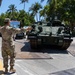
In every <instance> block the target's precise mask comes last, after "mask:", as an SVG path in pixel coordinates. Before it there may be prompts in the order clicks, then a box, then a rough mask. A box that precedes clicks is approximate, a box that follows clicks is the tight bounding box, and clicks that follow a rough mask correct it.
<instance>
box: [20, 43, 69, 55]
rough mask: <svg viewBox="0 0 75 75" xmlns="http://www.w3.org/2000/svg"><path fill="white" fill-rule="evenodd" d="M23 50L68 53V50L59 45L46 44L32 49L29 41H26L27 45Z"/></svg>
mask: <svg viewBox="0 0 75 75" xmlns="http://www.w3.org/2000/svg"><path fill="white" fill-rule="evenodd" d="M21 52H38V53H39V52H40V53H62V54H68V51H67V50H61V49H58V48H57V47H49V46H46V47H45V46H44V47H42V48H37V49H31V47H30V44H29V42H25V45H24V46H23V47H22V48H21Z"/></svg>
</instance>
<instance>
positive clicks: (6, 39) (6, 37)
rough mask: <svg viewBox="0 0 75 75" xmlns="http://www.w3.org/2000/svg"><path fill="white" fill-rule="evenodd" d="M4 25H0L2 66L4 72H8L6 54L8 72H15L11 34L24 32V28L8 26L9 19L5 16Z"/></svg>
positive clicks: (13, 46)
mask: <svg viewBox="0 0 75 75" xmlns="http://www.w3.org/2000/svg"><path fill="white" fill-rule="evenodd" d="M4 24H5V25H4V26H3V27H0V33H1V34H2V57H3V67H4V68H5V72H4V73H8V56H9V57H10V70H9V71H10V72H16V70H15V69H14V62H15V45H14V41H13V35H14V34H15V33H16V34H17V33H20V32H25V29H23V28H22V29H19V28H18V29H16V28H12V27H10V19H9V18H5V20H4Z"/></svg>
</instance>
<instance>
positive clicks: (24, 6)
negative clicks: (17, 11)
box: [24, 2, 25, 10]
mask: <svg viewBox="0 0 75 75" xmlns="http://www.w3.org/2000/svg"><path fill="white" fill-rule="evenodd" d="M24 10H25V2H24Z"/></svg>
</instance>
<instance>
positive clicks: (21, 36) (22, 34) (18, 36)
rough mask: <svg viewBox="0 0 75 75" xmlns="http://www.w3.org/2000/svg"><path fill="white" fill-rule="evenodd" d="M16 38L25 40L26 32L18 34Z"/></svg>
mask: <svg viewBox="0 0 75 75" xmlns="http://www.w3.org/2000/svg"><path fill="white" fill-rule="evenodd" d="M15 38H16V39H17V38H21V39H23V38H25V34H24V32H22V33H19V34H16V36H15Z"/></svg>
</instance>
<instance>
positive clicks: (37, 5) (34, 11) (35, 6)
mask: <svg viewBox="0 0 75 75" xmlns="http://www.w3.org/2000/svg"><path fill="white" fill-rule="evenodd" d="M41 8H42V6H41V4H40V3H38V2H35V4H32V6H31V7H30V8H29V11H31V12H32V14H33V16H35V15H36V20H37V21H38V16H37V13H38V11H39V10H40V9H41Z"/></svg>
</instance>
